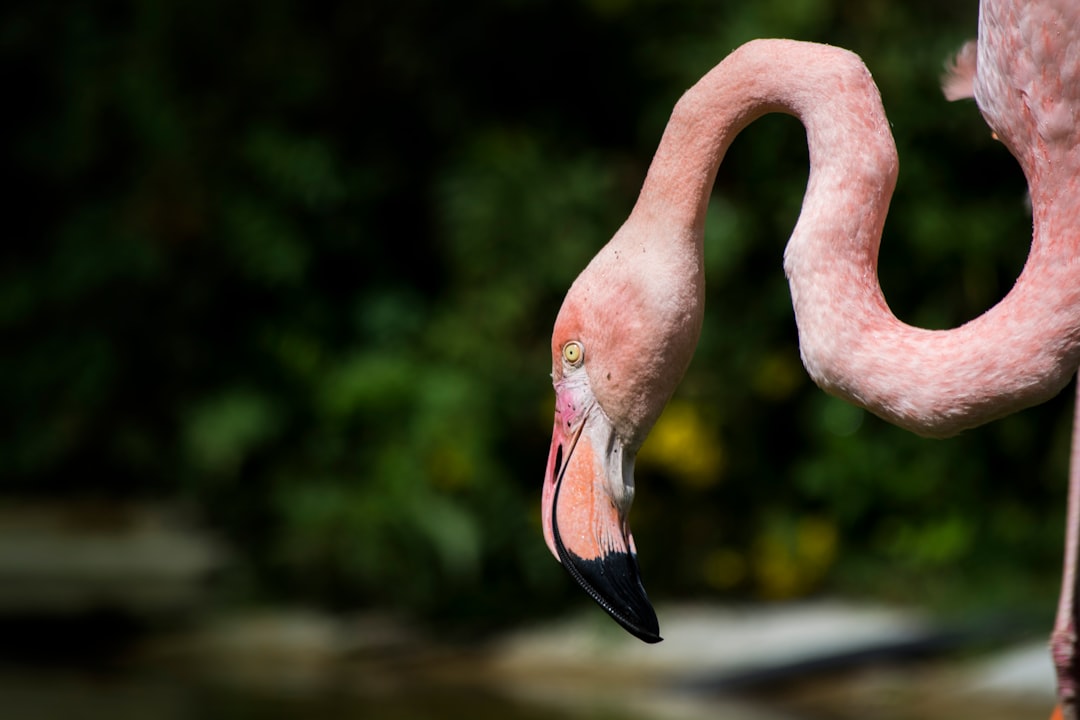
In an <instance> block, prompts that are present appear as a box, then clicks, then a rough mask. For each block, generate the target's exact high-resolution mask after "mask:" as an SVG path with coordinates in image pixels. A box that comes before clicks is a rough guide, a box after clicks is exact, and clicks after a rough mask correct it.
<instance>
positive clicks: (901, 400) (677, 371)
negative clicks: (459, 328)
mask: <svg viewBox="0 0 1080 720" xmlns="http://www.w3.org/2000/svg"><path fill="white" fill-rule="evenodd" d="M977 38H978V39H977V41H976V45H975V46H974V49H973V50H971V49H969V50H968V52H966V53H962V54H961V57H960V60H961V62H960V63H959V65H958V67H957V69H956V70H955V71H954V73H953V78H952V83H951V84H952V86H953V87H952V88H951V90H950V91H949V92H950V93H951V94H952V95H954V96H958V95H963V94H972V95H973V96H974V97H975V100H976V103H977V104H978V107H979V108H980V110H981V112H982V114H983V116H984V118H985V119H986V121H987V123H988V124H989V126H990V128H991V129H992V130H993V131H994V133H995V136H996V137H997V138H998V139H1000V140H1001V141H1002V142H1003V143H1004V144H1005V146H1006V147H1007V148H1008V149H1009V150H1010V151H1011V152H1012V154H1013V155H1014V156H1015V157H1016V159H1017V160H1018V161H1019V163H1020V165H1021V167H1022V169H1023V171H1024V173H1025V175H1026V177H1027V181H1028V184H1029V188H1030V193H1031V203H1032V208H1033V226H1034V231H1033V239H1032V243H1031V250H1030V254H1029V256H1028V260H1027V263H1026V264H1025V266H1024V268H1023V271H1022V272H1021V274H1020V276H1019V278H1018V279H1017V281H1016V284H1015V286H1014V287H1013V288H1012V290H1011V291H1010V292H1009V293H1008V295H1007V296H1006V297H1005V298H1004V299H1002V300H1001V301H1000V302H999V303H998V304H997V305H995V306H994V307H992V308H991V309H989V310H988V311H986V312H985V313H984V314H983V315H981V316H979V317H977V318H975V319H974V320H971V321H970V322H968V323H966V324H964V325H961V326H960V327H957V328H954V329H951V330H926V329H921V328H917V327H912V326H910V325H907V324H905V323H903V322H901V321H900V320H898V319H897V318H896V317H895V316H894V315H893V314H892V312H891V311H890V310H889V307H888V305H887V304H886V302H885V299H884V297H883V295H882V292H881V288H880V285H879V283H878V279H877V257H878V247H879V244H880V238H881V232H882V227H883V225H884V222H885V216H886V214H887V211H888V205H889V200H890V198H891V196H892V192H893V188H894V186H895V182H896V176H897V168H898V161H897V156H896V148H895V144H894V142H893V138H892V134H891V132H890V130H889V123H888V120H887V119H886V116H885V112H884V109H883V108H882V104H881V98H880V94H879V92H878V89H877V86H876V85H875V84H874V81H873V80H872V78H871V76H870V73H869V71H868V70H867V69H866V67H865V65H864V64H863V63H862V61H861V60H860V59H859V57H858V56H857V55H855V54H853V53H851V52H848V51H846V50H842V49H839V48H835V47H830V46H825V45H818V44H811V43H804V42H796V41H790V40H756V41H752V42H749V43H747V44H745V45H743V46H742V47H740V48H738V49H736V50H735V51H734V52H732V53H731V54H730V55H729V56H727V57H726V58H725V59H724V60H723V61H722V62H720V64H719V65H717V66H716V67H715V68H713V69H712V70H711V71H710V72H708V73H707V74H706V75H705V76H704V77H703V78H702V79H701V80H700V81H699V82H698V83H697V84H695V85H694V86H693V87H692V88H691V89H690V90H688V91H687V92H686V93H685V94H684V95H683V96H682V98H681V99H680V100H679V101H678V103H677V104H676V105H675V108H674V110H673V112H672V115H671V119H670V121H669V122H668V125H667V128H666V129H665V131H664V134H663V137H662V138H661V140H660V144H659V147H658V149H657V151H656V154H655V156H654V158H653V161H652V164H651V165H650V167H649V170H648V173H647V176H646V178H645V181H644V184H643V187H642V189H641V193H640V196H639V197H638V200H637V203H636V204H635V205H634V207H633V209H632V211H631V213H630V216H629V218H628V219H627V220H626V222H625V223H624V224H623V226H622V227H621V228H620V229H619V230H618V231H617V232H616V233H615V235H614V236H613V237H612V239H611V240H610V241H609V242H608V243H607V244H606V245H605V246H604V247H603V248H602V249H601V250H600V252H599V253H598V254H597V255H596V256H595V257H594V258H593V259H592V261H591V262H590V263H589V264H588V266H587V267H586V268H585V269H584V270H583V271H582V272H581V274H580V275H579V276H578V278H577V279H576V280H575V281H574V283H573V285H572V286H571V287H570V289H569V291H568V293H567V295H566V298H565V300H564V302H563V305H562V308H561V309H560V311H559V314H558V317H557V319H556V321H555V326H554V331H553V334H552V340H551V353H552V382H553V386H554V389H555V423H554V430H553V433H552V442H551V449H550V453H549V455H548V463H547V469H546V473H545V477H544V486H543V501H542V503H543V504H542V522H543V530H544V538H545V541H546V543H547V546H548V548H549V549H550V550H551V552H552V554H554V555H555V557H556V558H557V559H558V560H559V561H560V562H561V563H562V564H563V566H564V567H565V568H566V570H567V571H568V572H569V573H570V575H571V576H572V577H573V578H574V579H575V580H576V581H577V583H578V584H579V585H580V586H581V587H582V588H583V589H584V590H585V591H586V592H587V593H588V594H589V595H590V596H591V597H592V598H593V599H594V600H595V601H596V602H597V603H599V604H600V605H601V607H603V609H604V610H606V611H607V612H608V614H610V615H611V617H612V618H614V619H615V620H616V621H617V622H618V623H619V624H621V625H622V626H623V627H624V628H625V629H627V630H628V631H629V632H631V633H632V634H634V635H636V636H637V637H638V638H640V639H642V640H644V641H646V642H658V641H659V640H660V639H661V637H660V632H659V624H658V621H657V618H656V614H655V612H654V611H653V609H652V606H651V605H650V603H649V600H648V597H647V595H646V592H645V589H644V586H643V585H642V582H641V576H640V571H639V567H638V563H637V559H636V548H635V545H634V539H633V536H632V535H631V533H630V528H629V525H628V521H627V517H628V512H629V509H630V505H631V502H632V500H633V496H634V473H633V471H634V458H635V455H636V453H637V450H638V448H639V447H640V446H641V443H642V442H643V440H644V439H645V436H646V435H647V434H648V432H649V430H650V428H651V427H652V425H653V423H654V422H655V421H656V419H657V417H658V416H659V415H660V412H661V410H662V409H663V407H664V405H665V404H666V403H667V401H668V399H669V398H670V397H671V395H672V393H673V392H674V390H675V387H676V385H677V384H678V383H679V381H680V379H681V378H682V375H683V373H684V372H685V370H686V368H687V366H688V364H689V362H690V358H691V355H692V354H693V351H694V347H695V345H696V343H697V339H698V336H699V332H700V328H701V323H702V307H703V302H704V297H705V280H704V272H703V228H704V222H705V213H706V207H707V205H708V201H709V194H710V191H711V188H712V185H713V181H714V179H715V177H716V174H717V171H718V169H719V166H720V163H721V161H722V159H723V157H724V153H725V151H726V150H727V148H728V146H729V145H730V143H731V142H732V140H733V139H734V137H735V136H736V135H737V134H738V133H739V132H740V131H741V130H742V129H743V128H745V127H746V126H747V125H749V124H750V123H752V122H753V121H754V120H756V119H757V118H759V117H761V116H762V115H764V114H766V113H770V112H781V113H787V114H790V115H794V116H796V117H797V118H798V119H799V120H800V121H801V122H802V123H803V125H804V126H805V128H806V135H807V143H808V146H809V155H810V176H809V181H808V184H807V189H806V194H805V197H804V199H803V204H802V210H801V213H800V215H799V219H798V222H797V224H796V226H795V229H794V231H793V232H792V235H791V238H790V240H789V242H788V244H787V247H786V249H785V252H784V269H785V272H786V274H787V277H788V280H789V284H790V289H791V298H792V305H793V307H794V311H795V318H796V325H797V328H798V335H799V343H800V354H801V356H802V360H803V364H804V365H805V367H806V369H807V371H808V373H809V374H810V376H811V378H813V380H814V381H815V382H816V383H817V384H818V385H819V386H820V387H821V388H822V389H824V390H825V391H826V392H829V393H831V394H834V395H837V396H839V397H841V398H844V399H846V400H848V401H850V402H852V403H854V404H856V405H859V406H861V407H863V408H865V409H867V410H869V411H871V412H873V413H875V414H877V415H879V416H880V417H882V418H884V419H886V420H888V421H890V422H892V423H895V424H896V425H899V426H901V427H903V428H906V429H908V430H911V431H913V432H915V433H918V434H920V435H924V436H928V437H947V436H950V435H954V434H956V433H958V432H960V431H962V430H964V429H967V428H972V427H975V426H977V425H980V424H982V423H986V422H989V421H991V420H994V419H996V418H1000V417H1002V416H1004V415H1007V414H1009V413H1013V412H1015V411H1018V410H1020V409H1022V408H1026V407H1029V406H1031V405H1034V404H1037V403H1040V402H1043V401H1044V400H1046V399H1048V398H1050V397H1051V396H1053V395H1055V394H1056V393H1058V392H1059V391H1060V390H1061V389H1062V388H1063V387H1064V385H1065V384H1066V383H1067V382H1068V381H1069V379H1070V377H1071V376H1072V374H1073V373H1074V372H1075V371H1076V369H1077V366H1078V364H1080V257H1078V250H1080V215H1078V214H1080V193H1078V192H1077V190H1078V187H1077V184H1078V182H1080V180H1078V178H1080V142H1078V141H1080V137H1078V134H1080V122H1077V120H1078V118H1080V2H1075V1H1073V0H1045V1H1041V2H1017V1H1016V0H983V1H982V3H981V5H980V9H979V25H978V36H977ZM1078 459H1080V431H1078V430H1076V429H1074V435H1073V462H1072V466H1071V469H1070V480H1069V500H1068V528H1067V539H1066V552H1065V572H1064V581H1063V584H1062V594H1061V598H1060V602H1059V611H1058V616H1057V620H1056V622H1055V627H1054V630H1053V633H1052V635H1051V650H1052V656H1053V658H1054V663H1055V666H1056V669H1057V674H1058V694H1059V699H1060V706H1059V708H1058V709H1057V711H1056V712H1058V713H1060V714H1061V716H1062V717H1064V718H1067V719H1068V720H1076V718H1077V705H1076V696H1077V677H1078V675H1080V670H1078V662H1077V660H1076V647H1077V646H1076V612H1075V602H1074V595H1075V586H1076V582H1077V574H1076V564H1077V546H1078V535H1080V462H1078Z"/></svg>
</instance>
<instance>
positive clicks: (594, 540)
mask: <svg viewBox="0 0 1080 720" xmlns="http://www.w3.org/2000/svg"><path fill="white" fill-rule="evenodd" d="M587 425H589V423H582V425H579V426H578V427H577V428H574V429H570V428H566V429H567V430H570V432H562V429H561V428H560V424H559V422H558V421H557V422H556V425H555V435H554V437H553V439H552V447H551V453H550V455H549V457H548V468H547V477H546V478H545V483H544V512H543V516H544V517H543V520H544V535H545V537H546V539H547V541H548V546H549V548H550V549H551V551H552V552H553V553H554V554H555V556H556V557H557V558H558V559H559V562H561V563H562V565H563V567H565V568H566V570H567V572H569V573H570V576H571V577H572V578H574V580H575V581H576V582H577V584H578V585H580V586H581V588H582V589H583V590H585V592H586V593H588V595H589V596H590V597H591V598H592V599H593V600H595V601H596V603H597V604H598V605H600V607H602V608H603V609H604V610H605V611H606V612H607V613H608V614H609V615H610V616H611V617H612V618H614V619H615V621H616V622H618V623H619V624H620V625H622V626H623V627H624V628H625V629H626V630H627V631H629V632H630V633H631V634H633V635H635V636H636V637H638V638H640V639H641V640H644V641H645V642H648V643H655V642H659V641H660V640H662V638H661V637H660V626H659V623H658V622H657V619H656V613H655V611H654V610H653V608H652V605H651V604H650V602H649V598H648V596H647V595H646V593H645V587H644V586H643V584H642V582H641V573H640V571H639V569H638V563H637V553H636V552H635V550H634V543H633V538H632V537H631V535H630V531H629V527H628V526H627V523H626V519H625V510H626V509H628V506H629V501H628V499H626V500H620V499H618V498H616V497H613V493H612V492H611V490H610V487H611V486H610V485H609V482H608V478H609V477H611V475H610V473H609V471H615V472H616V473H622V472H623V471H628V472H630V473H632V472H633V461H632V459H631V460H630V461H629V463H628V467H622V465H623V463H622V462H621V459H622V455H621V450H620V448H619V447H618V444H617V441H616V440H615V439H614V438H613V437H611V436H610V435H607V436H606V437H602V438H596V437H595V436H596V435H597V432H595V428H590V427H585V426H587ZM594 438H595V439H603V440H604V442H603V443H602V444H601V443H596V442H594V441H593V440H594ZM597 445H599V448H598V447H597ZM601 448H602V449H601ZM598 449H600V452H599V453H597V452H596V450H598ZM613 479H616V480H617V482H618V486H619V488H620V489H621V483H622V478H621V476H620V477H618V478H613ZM629 494H630V495H632V490H631V491H630V493H629Z"/></svg>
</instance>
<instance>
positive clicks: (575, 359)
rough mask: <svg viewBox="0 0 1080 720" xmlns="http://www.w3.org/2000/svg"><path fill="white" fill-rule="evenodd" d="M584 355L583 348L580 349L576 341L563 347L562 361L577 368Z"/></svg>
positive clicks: (579, 344)
mask: <svg viewBox="0 0 1080 720" xmlns="http://www.w3.org/2000/svg"><path fill="white" fill-rule="evenodd" d="M584 355H585V348H583V347H581V343H579V342H577V341H576V340H571V341H570V342H568V343H566V344H565V345H563V349H562V356H563V360H565V361H566V362H568V363H569V364H570V365H572V366H573V367H577V366H578V365H580V364H581V359H582V357H583V356H584Z"/></svg>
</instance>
